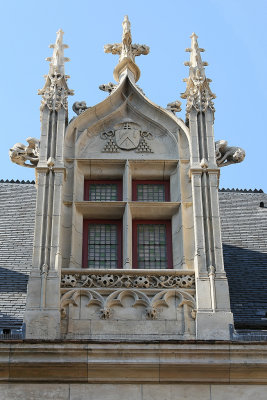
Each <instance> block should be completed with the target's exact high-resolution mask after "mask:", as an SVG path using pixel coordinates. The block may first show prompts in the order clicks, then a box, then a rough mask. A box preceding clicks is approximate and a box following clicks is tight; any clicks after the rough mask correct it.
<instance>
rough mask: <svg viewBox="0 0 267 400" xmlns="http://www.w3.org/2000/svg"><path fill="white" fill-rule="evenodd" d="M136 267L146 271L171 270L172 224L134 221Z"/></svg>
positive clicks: (167, 222)
mask: <svg viewBox="0 0 267 400" xmlns="http://www.w3.org/2000/svg"><path fill="white" fill-rule="evenodd" d="M134 236H135V237H134V242H133V246H134V249H133V254H134V264H135V265H134V267H135V268H136V267H137V268H144V269H165V268H170V267H171V263H172V256H171V235H170V222H169V221H165V222H162V223H159V222H158V221H155V222H149V223H147V222H146V221H138V222H136V221H134Z"/></svg>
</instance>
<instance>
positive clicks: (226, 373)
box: [0, 339, 267, 384]
mask: <svg viewBox="0 0 267 400" xmlns="http://www.w3.org/2000/svg"><path fill="white" fill-rule="evenodd" d="M0 360H1V361H0V363H1V368H0V371H1V373H0V379H1V382H2V383H3V382H24V383H30V382H62V381H64V382H89V383H96V382H98V383H142V382H147V383H191V382H194V383H227V384H229V383H231V384H241V383H249V384H266V381H267V343H266V342H265V343H262V342H261V343H249V344H247V343H234V342H211V341H209V342H196V341H192V342H190V341H186V342H183V343H181V342H179V343H173V342H168V343H166V342H154V343H152V342H150V343H134V342H133V341H131V342H129V343H126V342H103V341H101V339H100V340H99V342H93V343H92V342H90V343H88V342H86V341H84V342H83V341H77V342H75V341H73V342H44V341H35V342H33V341H13V342H11V341H10V342H7V341H5V342H1V343H0Z"/></svg>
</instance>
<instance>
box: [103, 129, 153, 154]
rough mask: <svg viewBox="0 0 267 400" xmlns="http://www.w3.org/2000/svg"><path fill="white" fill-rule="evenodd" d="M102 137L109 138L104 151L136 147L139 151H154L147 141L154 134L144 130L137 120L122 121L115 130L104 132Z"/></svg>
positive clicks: (109, 151)
mask: <svg viewBox="0 0 267 400" xmlns="http://www.w3.org/2000/svg"><path fill="white" fill-rule="evenodd" d="M101 138H102V139H104V140H108V142H107V144H106V145H105V147H104V149H103V150H102V151H103V152H104V153H118V152H119V151H120V150H119V149H122V150H133V149H136V150H135V151H136V152H138V153H153V152H152V150H151V148H150V146H149V145H148V143H147V141H146V139H148V140H151V139H153V136H152V134H151V133H149V132H143V131H142V130H141V127H140V125H138V124H137V123H135V122H121V123H119V124H117V125H115V126H114V130H112V131H109V132H103V133H102V134H101ZM114 139H115V140H114Z"/></svg>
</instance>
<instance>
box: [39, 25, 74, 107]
mask: <svg viewBox="0 0 267 400" xmlns="http://www.w3.org/2000/svg"><path fill="white" fill-rule="evenodd" d="M63 34H64V32H63V31H62V30H61V29H60V30H59V31H58V32H57V38H56V42H55V44H51V45H50V48H52V49H54V50H53V55H52V57H47V58H46V61H50V66H49V72H48V75H46V76H45V78H46V82H45V85H44V87H43V89H40V90H39V91H38V94H39V95H42V96H43V98H42V102H41V111H42V110H43V109H44V108H45V106H47V107H48V108H49V110H50V111H53V110H55V111H58V110H59V109H60V108H61V107H63V108H65V109H67V108H68V100H67V99H68V96H72V95H73V94H74V92H73V90H71V89H69V88H68V85H67V80H68V78H69V76H68V75H65V62H66V61H70V59H69V58H67V57H64V49H66V48H68V47H69V46H68V45H67V44H63Z"/></svg>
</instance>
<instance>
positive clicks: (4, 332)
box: [3, 328, 11, 335]
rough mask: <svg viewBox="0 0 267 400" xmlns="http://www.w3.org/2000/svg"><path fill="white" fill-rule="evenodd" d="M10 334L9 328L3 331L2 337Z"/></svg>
mask: <svg viewBox="0 0 267 400" xmlns="http://www.w3.org/2000/svg"><path fill="white" fill-rule="evenodd" d="M10 334H11V329H9V328H4V329H3V335H10Z"/></svg>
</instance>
